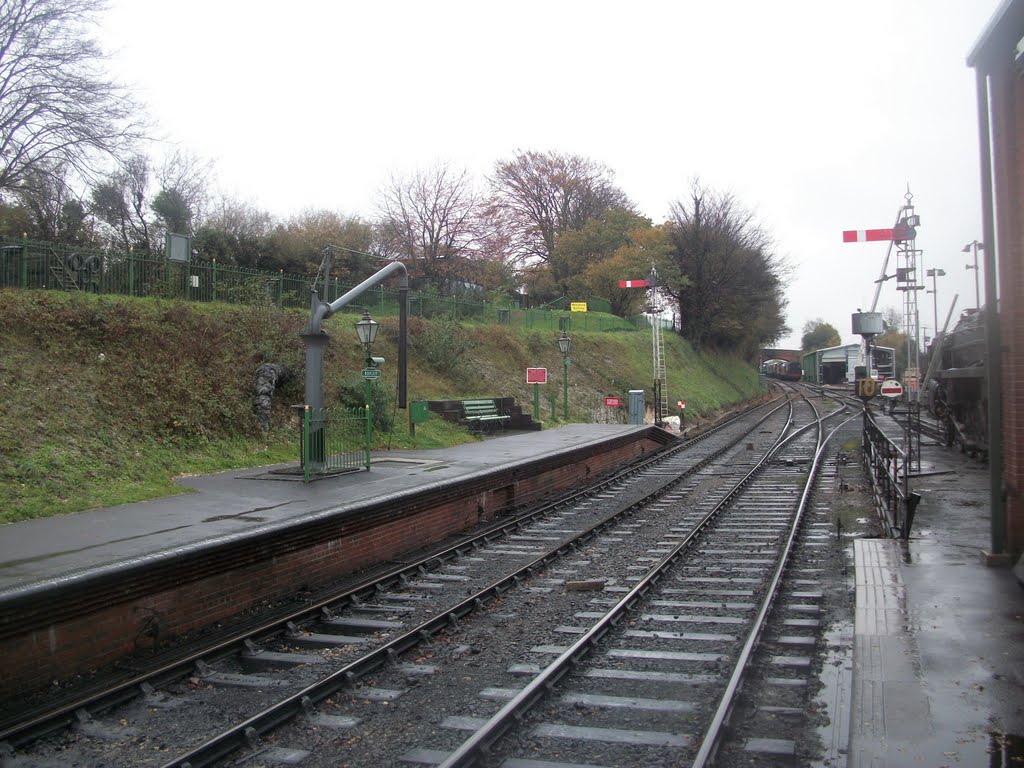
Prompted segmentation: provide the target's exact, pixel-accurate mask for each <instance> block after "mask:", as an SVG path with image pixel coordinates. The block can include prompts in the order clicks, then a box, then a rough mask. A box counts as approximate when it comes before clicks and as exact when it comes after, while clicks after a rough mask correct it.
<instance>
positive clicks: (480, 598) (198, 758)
mask: <svg viewBox="0 0 1024 768" xmlns="http://www.w3.org/2000/svg"><path fill="white" fill-rule="evenodd" d="M787 405H789V407H790V417H789V419H788V420H787V426H788V424H789V423H790V421H791V418H792V403H791V402H790V401H788V400H787V401H786V402H785V403H782V404H780V405H778V406H777V407H776V408H774V409H772V410H771V411H769V412H768V413H767V414H765V415H764V416H762V417H761V418H760V419H759V420H758V421H757V422H756V423H755V424H754V425H753V426H751V428H750V429H749V430H747V431H746V432H744V433H743V435H740V437H739V438H737V440H735V441H733V442H732V443H730V444H729V445H727V446H724V447H722V448H720V449H719V450H717V451H715V452H713V453H712V454H710V455H709V456H707V457H705V458H704V459H701V460H700V461H699V462H697V463H696V464H695V465H694V466H693V467H691V468H690V469H688V470H687V471H686V472H683V473H680V474H679V475H676V476H675V477H673V478H671V479H670V480H668V481H666V482H665V483H662V484H660V485H659V486H658V487H657V488H655V489H654V490H652V491H651V492H649V493H647V494H645V495H644V496H643V497H641V498H639V499H637V500H634V501H630V502H626V503H624V504H622V505H621V506H620V507H619V508H617V509H616V510H614V511H613V512H612V513H610V514H609V515H607V516H606V517H604V518H603V519H602V520H601V521H599V522H598V523H597V524H595V525H594V526H592V527H591V528H589V529H587V530H586V531H582V532H580V533H579V534H577V535H575V536H573V537H572V538H570V539H568V540H566V541H564V542H563V543H561V544H559V545H558V546H556V547H553V548H552V549H550V550H548V551H547V552H545V553H544V554H542V555H540V556H538V557H537V558H536V559H534V560H532V561H531V562H530V563H528V564H526V565H524V566H522V567H521V568H519V569H517V570H516V571H514V572H513V573H511V574H509V575H507V576H505V577H503V578H501V579H499V580H498V581H496V582H494V583H492V584H491V585H489V586H487V587H485V588H483V589H481V590H479V591H478V592H476V593H475V594H473V595H471V596H470V597H468V598H466V599H465V600H463V601H462V602H460V603H457V604H456V605H454V606H451V607H449V608H448V609H446V610H444V611H442V612H440V613H438V614H437V615H435V616H434V617H432V618H430V619H428V620H427V621H425V622H423V623H421V624H420V625H419V626H417V627H415V628H413V629H411V630H409V631H408V632H406V633H404V634H403V635H400V636H399V637H396V638H394V639H392V640H390V641H388V642H387V643H385V644H383V645H381V646H379V647H378V648H376V649H374V650H373V651H370V652H369V653H367V654H365V655H364V656H362V657H360V658H359V659H356V660H354V661H352V662H350V663H349V664H346V665H345V666H344V667H342V668H340V669H338V670H337V671H335V672H333V673H331V674H330V675H327V676H326V677H324V678H322V679H320V680H318V681H317V682H315V683H312V684H311V685H309V686H307V687H305V688H303V689H302V690H301V691H298V692H296V693H294V694H292V695H291V696H289V697H287V698H286V699H283V700H281V701H279V702H277V703H275V704H273V705H271V706H269V707H267V708H266V709H264V710H263V711H261V712H259V713H257V714H255V715H253V716H251V717H249V718H247V719H246V720H245V721H243V722H241V723H237V724H235V725H233V726H231V727H230V728H228V729H226V730H224V731H222V732H221V733H220V734H217V735H215V736H213V737H211V738H210V739H208V740H207V741H206V742H204V743H203V744H201V745H199V746H197V747H195V748H193V749H191V750H189V751H188V752H187V753H185V754H181V755H178V756H177V757H175V758H174V759H173V760H171V761H170V762H167V763H164V764H163V766H162V768H200V766H207V765H210V764H212V763H213V762H215V761H217V760H220V759H223V758H225V757H227V756H228V755H230V754H232V753H233V752H235V751H237V750H238V749H240V748H241V747H242V746H244V745H246V744H252V743H253V742H254V740H255V738H256V737H258V736H259V735H260V734H263V733H266V732H268V731H270V730H272V729H274V728H276V727H277V726H278V725H280V724H282V723H284V722H287V721H288V720H290V719H291V718H293V717H294V716H295V715H297V714H298V713H299V712H301V711H305V710H306V709H308V708H309V707H310V706H312V705H315V704H316V703H318V702H320V701H323V700H324V699H326V698H328V697H329V696H331V695H332V694H333V693H335V692H336V691H338V690H341V689H343V688H346V687H349V686H351V685H352V684H353V683H354V682H355V681H356V680H357V679H359V678H360V677H363V676H365V675H367V674H369V673H370V672H372V671H374V670H376V669H379V668H380V667H382V666H384V665H385V664H388V663H391V662H393V661H395V660H397V658H398V657H399V656H400V655H401V654H403V653H405V652H407V651H409V650H411V649H413V648H415V647H416V646H417V645H419V644H420V643H422V642H426V641H428V640H429V639H430V638H431V637H432V636H433V635H434V634H436V633H437V632H438V631H440V630H442V629H444V628H446V627H448V626H451V625H455V624H457V623H458V621H459V620H460V619H462V618H464V617H466V616H468V615H470V614H471V613H473V612H475V611H478V610H481V609H483V608H484V607H485V606H486V605H487V603H488V602H490V601H491V600H492V599H494V598H496V597H498V596H500V595H501V594H503V593H504V592H506V591H507V590H509V589H511V588H513V587H515V586H516V585H518V584H519V582H521V581H522V580H523V579H525V578H527V577H528V576H530V575H531V574H532V572H533V571H535V570H538V569H540V568H542V567H543V566H545V565H547V564H548V563H549V562H551V561H554V560H556V559H557V558H559V557H562V556H563V555H564V554H567V553H570V552H572V551H574V550H575V549H577V548H578V547H579V545H580V544H582V543H584V542H585V541H587V540H589V539H591V538H593V537H594V536H596V535H598V534H599V533H600V532H601V531H603V530H604V529H605V528H607V527H609V526H611V525H612V524H613V523H615V522H616V520H617V518H619V517H621V516H622V515H624V514H626V513H628V512H629V511H631V510H633V509H636V508H640V507H643V506H645V505H646V504H649V503H650V502H651V501H652V500H653V499H654V498H656V497H658V496H660V495H662V494H663V493H664V492H665V491H666V490H667V489H668V488H670V487H672V486H674V485H676V484H678V483H679V482H681V481H682V480H684V479H685V478H687V477H689V476H690V475H692V474H693V473H695V472H698V471H699V470H700V469H702V468H703V467H704V466H706V465H707V464H709V463H711V462H712V461H714V460H715V459H716V458H717V457H718V456H720V455H721V454H723V453H724V452H725V451H727V450H728V449H729V448H731V447H733V446H735V445H736V444H737V443H738V442H739V441H740V440H742V439H743V437H745V436H746V435H748V434H750V432H752V431H753V430H755V429H757V427H758V426H760V425H761V424H763V423H764V422H765V420H767V419H768V418H769V417H770V416H771V415H773V414H774V413H775V412H776V411H778V410H780V409H782V408H785V407H786V406H787ZM780 439H781V438H780ZM658 458H662V459H663V458H664V453H662V454H659V456H658ZM631 474H633V473H631ZM751 475H752V473H748V475H747V476H746V477H745V478H744V479H743V480H741V481H740V483H739V484H738V485H740V484H744V483H746V482H747V481H748V480H749V478H750V477H751ZM735 493H736V489H735V488H734V489H733V490H732V491H730V494H729V496H728V498H732V496H733V495H735ZM584 495H586V494H584ZM563 505H564V502H562V503H559V505H558V506H563ZM723 506H724V504H723ZM717 509H718V508H717V507H716V510H717ZM714 514H715V512H714V511H713V512H712V513H709V516H708V518H707V520H710V519H711V517H712V516H713V515H714ZM703 525H704V524H702V525H701V526H700V527H701V528H702V527H703ZM481 538H482V537H481ZM687 541H689V539H688V540H687ZM459 546H460V548H462V549H465V548H466V547H467V546H469V545H467V544H466V543H462V544H460V545H459ZM631 594H632V593H631Z"/></svg>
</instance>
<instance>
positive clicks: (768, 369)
mask: <svg viewBox="0 0 1024 768" xmlns="http://www.w3.org/2000/svg"><path fill="white" fill-rule="evenodd" d="M761 372H762V373H763V374H764V375H765V376H767V377H768V378H769V379H781V380H783V381H800V377H801V372H802V367H801V365H800V363H799V362H797V361H795V360H767V361H765V362H764V363H763V364H762V365H761Z"/></svg>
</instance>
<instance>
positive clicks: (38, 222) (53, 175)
mask: <svg viewBox="0 0 1024 768" xmlns="http://www.w3.org/2000/svg"><path fill="white" fill-rule="evenodd" d="M12 197H13V199H14V200H16V201H17V204H19V205H20V206H22V207H23V209H24V210H25V212H26V215H27V217H28V221H29V222H30V224H29V226H28V227H27V228H26V229H25V230H24V231H25V232H26V233H27V234H28V235H29V237H32V238H36V239H40V240H50V241H53V242H59V243H67V244H75V245H94V244H95V243H93V241H92V230H91V227H90V226H89V223H90V222H89V218H88V216H87V215H86V208H85V203H84V202H83V201H82V200H81V199H80V198H79V196H78V195H77V194H75V192H74V190H73V189H72V186H71V184H70V183H68V181H67V168H64V167H60V166H57V167H47V168H45V169H38V170H37V169H35V168H33V169H31V170H30V171H28V172H27V173H26V174H25V177H24V178H23V180H22V183H21V184H19V185H18V187H17V188H16V189H15V190H14V191H13V194H12Z"/></svg>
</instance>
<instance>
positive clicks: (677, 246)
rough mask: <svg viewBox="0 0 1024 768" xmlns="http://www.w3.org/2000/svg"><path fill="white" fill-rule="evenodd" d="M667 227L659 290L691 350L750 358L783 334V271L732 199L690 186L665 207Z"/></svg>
mask: <svg viewBox="0 0 1024 768" xmlns="http://www.w3.org/2000/svg"><path fill="white" fill-rule="evenodd" d="M668 227H669V238H670V241H671V245H672V251H671V258H670V269H668V270H666V274H663V276H662V277H663V279H662V289H663V290H664V292H665V293H667V294H668V295H669V296H670V297H671V298H672V299H673V301H674V303H675V304H676V305H677V307H678V311H679V317H680V321H681V333H682V334H683V335H684V336H685V337H686V338H688V339H689V340H690V342H691V343H692V344H693V345H694V346H695V347H698V348H699V347H703V346H711V347H718V348H733V349H737V350H739V351H741V352H742V353H743V354H746V355H754V354H756V350H757V348H758V347H759V346H761V345H764V344H771V343H773V342H774V341H775V340H776V339H777V338H778V337H779V336H781V335H782V334H783V333H785V332H786V331H787V330H788V329H787V328H786V325H785V320H784V317H783V310H784V308H785V306H786V299H785V296H784V293H783V288H784V277H785V273H786V267H785V265H784V264H783V263H782V261H781V259H779V258H778V257H777V256H776V255H775V254H774V253H773V250H772V247H773V244H772V241H771V238H770V237H769V235H768V233H767V232H766V231H765V230H764V229H763V228H762V227H761V226H760V225H758V223H757V222H756V221H755V219H754V215H753V214H752V213H751V212H750V211H748V210H746V209H745V208H743V206H742V205H740V203H739V202H738V201H737V200H736V198H735V197H733V196H732V195H731V194H723V193H718V192H715V191H713V190H711V189H708V188H707V187H704V186H703V185H701V184H700V182H699V181H694V182H693V183H692V184H691V187H690V193H689V196H688V198H687V199H685V200H680V201H677V202H675V203H673V204H672V206H671V219H670V221H669V223H668ZM684 277H685V278H686V281H685V282H684V281H682V278H684Z"/></svg>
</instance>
